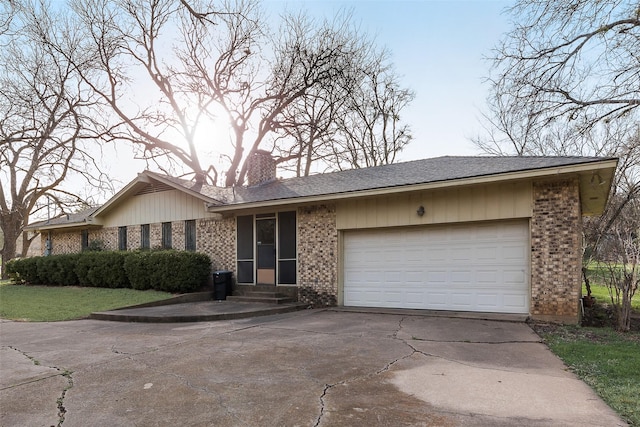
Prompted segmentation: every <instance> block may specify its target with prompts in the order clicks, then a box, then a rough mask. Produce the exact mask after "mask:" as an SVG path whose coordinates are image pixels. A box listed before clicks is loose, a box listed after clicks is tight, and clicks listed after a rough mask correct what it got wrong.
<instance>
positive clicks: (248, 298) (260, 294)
mask: <svg viewBox="0 0 640 427" xmlns="http://www.w3.org/2000/svg"><path fill="white" fill-rule="evenodd" d="M227 300H229V301H236V302H262V303H267V304H286V303H290V302H295V301H294V300H293V298H290V297H288V296H286V295H285V294H282V293H280V292H275V291H244V293H243V295H230V296H228V297H227Z"/></svg>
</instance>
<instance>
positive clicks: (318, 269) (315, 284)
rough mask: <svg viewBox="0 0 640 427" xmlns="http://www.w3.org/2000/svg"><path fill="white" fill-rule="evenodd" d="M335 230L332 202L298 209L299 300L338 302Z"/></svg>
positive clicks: (329, 303)
mask: <svg viewBox="0 0 640 427" xmlns="http://www.w3.org/2000/svg"><path fill="white" fill-rule="evenodd" d="M337 295H338V231H337V229H336V207H335V205H334V204H323V205H315V206H305V207H301V208H299V209H298V300H299V301H301V302H305V303H310V304H313V305H314V306H334V305H336V304H337V303H338V299H337Z"/></svg>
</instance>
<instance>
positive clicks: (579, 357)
mask: <svg viewBox="0 0 640 427" xmlns="http://www.w3.org/2000/svg"><path fill="white" fill-rule="evenodd" d="M534 329H536V331H537V332H538V334H540V336H541V337H542V338H543V339H544V340H545V342H546V343H547V345H548V346H549V348H550V349H551V351H553V352H554V353H555V354H556V355H558V357H560V358H561V359H562V360H563V361H564V363H565V364H566V365H567V366H569V367H570V368H571V370H572V371H573V372H575V373H576V375H577V376H578V377H580V378H581V379H582V380H583V381H584V382H585V383H587V384H588V385H589V386H591V387H592V388H593V389H594V391H595V392H596V393H597V394H598V395H599V396H600V397H601V398H602V399H603V400H604V401H605V402H606V403H607V404H608V405H609V406H610V407H611V408H612V409H613V410H614V411H616V412H617V413H618V414H620V415H621V416H622V417H623V418H624V419H625V420H626V421H627V422H628V423H629V424H630V425H632V426H640V400H639V399H638V396H640V369H639V367H640V332H637V331H636V332H628V333H626V334H621V333H617V332H615V331H613V330H612V329H610V328H582V327H579V326H560V325H534ZM594 422H596V423H597V420H594Z"/></svg>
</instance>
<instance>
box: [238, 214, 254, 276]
mask: <svg viewBox="0 0 640 427" xmlns="http://www.w3.org/2000/svg"><path fill="white" fill-rule="evenodd" d="M237 221H238V248H237V258H238V272H237V276H238V283H253V215H247V216H239V217H238V219H237Z"/></svg>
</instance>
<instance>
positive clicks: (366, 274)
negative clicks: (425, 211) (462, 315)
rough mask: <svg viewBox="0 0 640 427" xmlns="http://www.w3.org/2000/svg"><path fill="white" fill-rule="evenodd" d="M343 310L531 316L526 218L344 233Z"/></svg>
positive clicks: (527, 225) (528, 245)
mask: <svg viewBox="0 0 640 427" xmlns="http://www.w3.org/2000/svg"><path fill="white" fill-rule="evenodd" d="M343 245H344V251H343V254H344V260H343V266H344V267H343V271H344V305H345V306H358V307H386V308H410V309H432V310H454V311H476V312H499V313H524V314H526V313H529V296H530V294H531V292H530V289H529V287H530V286H529V278H530V271H529V265H530V262H529V252H530V249H529V248H530V244H529V223H528V220H517V221H497V222H486V223H469V224H456V225H444V226H413V227H392V228H382V229H367V230H349V231H346V232H345V233H344V236H343Z"/></svg>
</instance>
